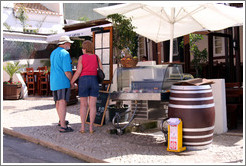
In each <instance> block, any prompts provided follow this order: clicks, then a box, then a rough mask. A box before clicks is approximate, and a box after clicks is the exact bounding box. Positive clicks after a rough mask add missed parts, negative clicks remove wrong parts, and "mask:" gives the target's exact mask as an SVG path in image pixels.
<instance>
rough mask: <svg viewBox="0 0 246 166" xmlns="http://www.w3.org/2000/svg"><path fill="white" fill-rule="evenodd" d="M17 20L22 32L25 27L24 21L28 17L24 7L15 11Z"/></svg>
mask: <svg viewBox="0 0 246 166" xmlns="http://www.w3.org/2000/svg"><path fill="white" fill-rule="evenodd" d="M17 18H18V19H19V20H20V22H21V24H22V26H23V30H24V28H25V26H26V21H27V20H28V16H27V14H26V8H25V7H24V6H21V7H20V8H19V9H18V11H17Z"/></svg>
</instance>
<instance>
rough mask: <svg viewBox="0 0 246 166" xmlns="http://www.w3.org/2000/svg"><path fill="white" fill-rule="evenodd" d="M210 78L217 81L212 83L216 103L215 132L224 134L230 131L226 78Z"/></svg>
mask: <svg viewBox="0 0 246 166" xmlns="http://www.w3.org/2000/svg"><path fill="white" fill-rule="evenodd" d="M210 80H212V81H214V82H215V83H214V84H212V92H213V97H214V104H215V128H214V134H222V133H225V132H227V131H228V128H227V113H226V95H225V94H226V93H225V79H210Z"/></svg>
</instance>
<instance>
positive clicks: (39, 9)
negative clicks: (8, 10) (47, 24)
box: [14, 3, 59, 15]
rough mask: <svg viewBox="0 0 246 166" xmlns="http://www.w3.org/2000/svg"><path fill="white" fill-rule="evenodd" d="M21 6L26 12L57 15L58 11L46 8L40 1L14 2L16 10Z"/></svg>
mask: <svg viewBox="0 0 246 166" xmlns="http://www.w3.org/2000/svg"><path fill="white" fill-rule="evenodd" d="M21 6H23V7H25V9H26V11H27V12H28V13H36V14H47V15H59V13H57V12H54V11H52V10H50V9H48V8H46V7H45V6H43V5H42V4H41V3H15V5H14V10H15V11H16V10H18V9H19V8H20V7H21Z"/></svg>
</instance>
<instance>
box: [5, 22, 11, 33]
mask: <svg viewBox="0 0 246 166" xmlns="http://www.w3.org/2000/svg"><path fill="white" fill-rule="evenodd" d="M3 26H5V27H6V28H7V30H9V31H10V30H11V26H10V25H9V24H8V23H6V22H5V23H3Z"/></svg>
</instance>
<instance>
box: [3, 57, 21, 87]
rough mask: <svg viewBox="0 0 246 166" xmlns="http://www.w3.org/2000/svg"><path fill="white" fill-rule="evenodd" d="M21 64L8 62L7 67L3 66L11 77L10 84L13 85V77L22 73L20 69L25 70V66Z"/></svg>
mask: <svg viewBox="0 0 246 166" xmlns="http://www.w3.org/2000/svg"><path fill="white" fill-rule="evenodd" d="M19 63H20V62H15V63H10V62H7V65H6V66H3V70H4V71H6V73H7V74H8V75H9V77H10V79H9V82H10V83H12V80H13V76H14V74H15V73H20V71H19V70H20V69H21V68H24V67H25V65H19Z"/></svg>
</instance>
